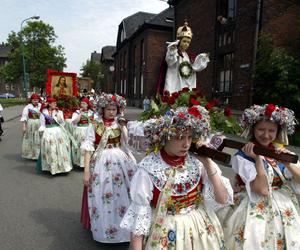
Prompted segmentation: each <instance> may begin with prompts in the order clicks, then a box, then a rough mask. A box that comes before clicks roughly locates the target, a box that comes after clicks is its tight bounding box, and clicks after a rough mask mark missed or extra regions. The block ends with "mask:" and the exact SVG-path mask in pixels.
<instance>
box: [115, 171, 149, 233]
mask: <svg viewBox="0 0 300 250" xmlns="http://www.w3.org/2000/svg"><path fill="white" fill-rule="evenodd" d="M152 190H153V183H152V181H151V179H150V176H149V174H148V173H147V172H146V170H144V169H143V168H141V167H140V168H139V169H138V170H137V172H136V173H135V175H134V176H133V179H132V182H131V186H130V195H131V199H132V202H131V204H130V206H129V208H128V209H127V211H126V214H125V216H124V218H123V219H122V221H121V224H120V226H121V227H122V228H126V229H128V230H130V232H132V233H133V234H135V235H148V234H149V231H150V227H151V219H152V211H151V207H150V201H151V200H152Z"/></svg>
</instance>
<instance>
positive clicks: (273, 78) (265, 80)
mask: <svg viewBox="0 0 300 250" xmlns="http://www.w3.org/2000/svg"><path fill="white" fill-rule="evenodd" d="M257 52H258V56H257V61H256V68H255V72H254V77H253V79H254V85H255V91H254V102H255V103H256V104H264V103H275V104H277V105H279V106H285V107H288V108H291V109H293V110H294V111H295V113H296V115H297V116H299V115H300V108H299V107H300V71H299V68H300V57H299V56H298V58H297V55H290V54H289V53H288V52H287V50H285V49H284V48H276V47H274V46H273V44H272V38H271V36H270V35H268V34H265V33H262V34H261V35H260V38H259V44H258V51H257Z"/></svg>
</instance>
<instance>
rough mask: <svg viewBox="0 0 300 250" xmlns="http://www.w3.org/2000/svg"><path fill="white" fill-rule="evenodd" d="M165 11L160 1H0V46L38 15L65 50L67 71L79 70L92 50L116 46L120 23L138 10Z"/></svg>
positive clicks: (165, 4)
mask: <svg viewBox="0 0 300 250" xmlns="http://www.w3.org/2000/svg"><path fill="white" fill-rule="evenodd" d="M166 8H168V4H167V3H166V2H164V1H161V0H0V10H1V15H0V43H1V42H5V41H6V39H7V37H8V34H9V33H10V32H11V31H12V30H13V31H15V32H18V31H19V30H20V25H21V22H22V20H24V19H25V18H28V17H31V16H34V15H38V16H40V19H41V20H43V22H45V23H48V24H50V25H51V26H52V27H54V30H55V33H56V35H57V36H58V38H57V40H56V44H60V45H62V46H63V47H65V54H66V57H67V68H66V69H65V71H67V72H76V73H80V71H79V70H80V68H81V66H82V64H83V63H85V62H86V60H87V59H89V58H90V54H91V53H92V52H93V51H95V50H96V51H97V52H101V48H102V47H103V46H106V45H114V46H115V45H116V37H117V32H118V26H119V24H120V22H121V21H122V20H123V19H124V18H126V17H127V16H130V15H132V14H134V13H136V12H138V11H144V12H150V13H159V12H161V11H162V10H164V9H166Z"/></svg>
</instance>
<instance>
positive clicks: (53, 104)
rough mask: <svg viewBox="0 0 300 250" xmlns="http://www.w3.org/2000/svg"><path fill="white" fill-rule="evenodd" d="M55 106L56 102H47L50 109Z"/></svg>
mask: <svg viewBox="0 0 300 250" xmlns="http://www.w3.org/2000/svg"><path fill="white" fill-rule="evenodd" d="M56 106H57V103H56V102H51V103H49V107H50V109H55V108H56Z"/></svg>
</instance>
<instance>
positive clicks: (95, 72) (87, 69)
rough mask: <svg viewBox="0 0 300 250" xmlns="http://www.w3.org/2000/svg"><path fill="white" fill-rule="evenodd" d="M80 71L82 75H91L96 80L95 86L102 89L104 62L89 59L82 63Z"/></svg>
mask: <svg viewBox="0 0 300 250" xmlns="http://www.w3.org/2000/svg"><path fill="white" fill-rule="evenodd" d="M80 71H82V73H81V76H83V77H90V78H91V79H92V80H93V81H94V87H95V88H96V89H102V81H103V77H104V73H103V64H102V63H100V62H98V61H95V60H87V61H86V63H85V64H83V65H82V67H81V69H80Z"/></svg>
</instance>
